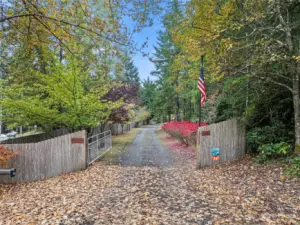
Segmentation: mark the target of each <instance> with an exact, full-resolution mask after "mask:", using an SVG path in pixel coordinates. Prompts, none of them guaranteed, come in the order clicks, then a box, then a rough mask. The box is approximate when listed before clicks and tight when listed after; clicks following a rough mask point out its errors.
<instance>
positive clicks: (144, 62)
mask: <svg viewBox="0 0 300 225" xmlns="http://www.w3.org/2000/svg"><path fill="white" fill-rule="evenodd" d="M162 28H163V27H162V23H161V20H159V19H155V20H154V21H153V25H152V27H147V28H144V29H143V30H142V31H141V32H140V33H135V34H134V36H133V39H134V41H135V42H136V43H137V44H138V46H141V45H142V44H143V43H144V42H145V41H146V38H147V37H148V48H145V49H144V51H146V52H147V53H150V55H152V53H154V45H155V44H156V41H157V32H158V31H159V30H161V29H162ZM132 59H133V62H134V65H135V66H136V67H137V68H138V70H139V75H140V78H141V80H142V81H143V80H145V79H147V77H150V79H151V80H155V79H156V78H155V77H154V76H151V75H150V73H151V71H153V70H154V69H155V67H154V64H153V63H152V62H150V60H149V59H148V58H147V57H143V56H142V55H141V53H136V54H135V55H134V56H133V57H132Z"/></svg>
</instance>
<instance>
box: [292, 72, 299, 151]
mask: <svg viewBox="0 0 300 225" xmlns="http://www.w3.org/2000/svg"><path fill="white" fill-rule="evenodd" d="M299 103H300V100H299V72H297V73H296V75H295V77H294V79H293V104H294V118H295V153H296V154H297V155H299V156H300V107H299Z"/></svg>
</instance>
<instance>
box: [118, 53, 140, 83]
mask: <svg viewBox="0 0 300 225" xmlns="http://www.w3.org/2000/svg"><path fill="white" fill-rule="evenodd" d="M122 80H123V81H124V82H125V83H128V84H136V85H139V84H140V77H139V71H138V69H137V68H136V66H135V65H134V64H133V61H132V59H131V58H129V57H126V59H125V73H124V77H123V78H122Z"/></svg>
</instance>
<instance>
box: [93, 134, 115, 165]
mask: <svg viewBox="0 0 300 225" xmlns="http://www.w3.org/2000/svg"><path fill="white" fill-rule="evenodd" d="M111 148H112V136H111V131H110V130H108V131H105V132H103V133H100V134H96V135H93V136H91V137H89V138H88V165H91V164H92V163H93V162H95V161H96V160H97V159H99V158H100V157H101V156H102V155H103V154H104V153H106V152H107V151H109V150H110V149H111Z"/></svg>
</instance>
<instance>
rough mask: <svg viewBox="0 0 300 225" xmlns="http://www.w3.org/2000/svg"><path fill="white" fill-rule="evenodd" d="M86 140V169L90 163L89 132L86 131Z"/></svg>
mask: <svg viewBox="0 0 300 225" xmlns="http://www.w3.org/2000/svg"><path fill="white" fill-rule="evenodd" d="M84 139H85V142H84V143H85V145H84V146H85V169H87V167H88V163H89V143H88V132H87V131H86V130H84Z"/></svg>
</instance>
